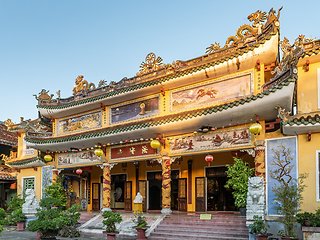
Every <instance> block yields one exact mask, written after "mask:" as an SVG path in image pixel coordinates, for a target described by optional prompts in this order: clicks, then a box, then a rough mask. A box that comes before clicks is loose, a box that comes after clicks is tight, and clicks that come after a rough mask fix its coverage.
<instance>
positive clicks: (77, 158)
mask: <svg viewBox="0 0 320 240" xmlns="http://www.w3.org/2000/svg"><path fill="white" fill-rule="evenodd" d="M57 158H58V167H62V166H63V167H64V166H72V165H82V164H92V163H99V162H101V157H98V156H97V155H95V154H94V150H92V151H84V152H77V153H68V154H58V157H57Z"/></svg>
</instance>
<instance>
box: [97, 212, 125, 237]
mask: <svg viewBox="0 0 320 240" xmlns="http://www.w3.org/2000/svg"><path fill="white" fill-rule="evenodd" d="M102 217H104V218H105V220H103V221H102V223H103V224H104V225H105V226H107V227H106V232H107V233H115V232H117V228H116V223H121V222H122V217H121V215H120V213H116V212H111V211H105V212H103V214H102Z"/></svg>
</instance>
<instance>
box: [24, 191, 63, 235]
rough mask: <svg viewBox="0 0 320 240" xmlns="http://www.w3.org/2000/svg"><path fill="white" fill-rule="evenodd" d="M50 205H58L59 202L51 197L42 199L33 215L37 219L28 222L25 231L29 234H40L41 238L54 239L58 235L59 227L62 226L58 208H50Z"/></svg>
mask: <svg viewBox="0 0 320 240" xmlns="http://www.w3.org/2000/svg"><path fill="white" fill-rule="evenodd" d="M52 203H59V204H61V201H60V200H58V199H54V198H52V197H46V198H42V199H41V201H40V207H42V208H38V209H37V213H36V214H35V215H36V217H38V219H36V220H33V221H30V222H29V224H28V227H27V229H28V230H29V231H31V232H41V233H42V234H43V236H42V238H55V236H57V234H58V230H59V227H61V226H62V223H61V220H60V216H61V215H60V213H61V211H62V210H61V209H60V208H51V206H52Z"/></svg>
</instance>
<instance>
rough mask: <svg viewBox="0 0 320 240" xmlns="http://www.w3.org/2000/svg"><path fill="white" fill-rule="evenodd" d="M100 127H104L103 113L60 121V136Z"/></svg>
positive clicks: (93, 113)
mask: <svg viewBox="0 0 320 240" xmlns="http://www.w3.org/2000/svg"><path fill="white" fill-rule="evenodd" d="M99 127H102V116H101V111H98V112H92V113H88V114H84V115H81V116H76V117H72V118H68V119H64V120H60V121H59V123H58V134H65V133H72V132H80V131H85V130H89V129H94V128H99Z"/></svg>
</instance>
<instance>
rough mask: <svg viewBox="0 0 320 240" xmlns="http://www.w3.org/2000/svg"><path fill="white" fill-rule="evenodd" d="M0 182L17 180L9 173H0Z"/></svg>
mask: <svg viewBox="0 0 320 240" xmlns="http://www.w3.org/2000/svg"><path fill="white" fill-rule="evenodd" d="M0 180H17V178H16V177H15V176H12V175H11V174H10V173H6V172H0Z"/></svg>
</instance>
